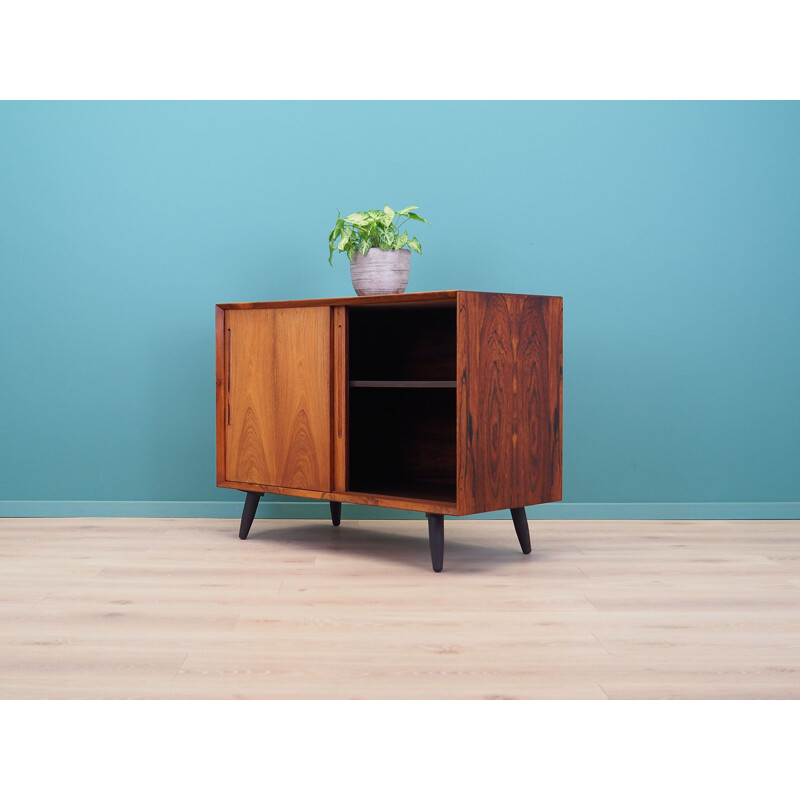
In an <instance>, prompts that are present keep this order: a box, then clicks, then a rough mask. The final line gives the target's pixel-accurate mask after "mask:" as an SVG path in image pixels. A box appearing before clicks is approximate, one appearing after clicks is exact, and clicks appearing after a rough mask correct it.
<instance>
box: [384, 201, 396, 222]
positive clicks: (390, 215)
mask: <svg viewBox="0 0 800 800" xmlns="http://www.w3.org/2000/svg"><path fill="white" fill-rule="evenodd" d="M383 218H384V219H385V220H386V224H387V225H391V224H392V222H393V221H394V211H392V209H391V208H389V206H384V207H383Z"/></svg>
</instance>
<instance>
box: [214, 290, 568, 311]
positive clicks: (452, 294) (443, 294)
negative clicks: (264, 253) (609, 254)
mask: <svg viewBox="0 0 800 800" xmlns="http://www.w3.org/2000/svg"><path fill="white" fill-rule="evenodd" d="M459 294H477V295H484V294H510V293H508V292H462V291H460V290H456V289H448V290H446V291H440V292H409V293H407V294H376V295H368V296H365V297H358V296H353V297H318V298H312V299H308V300H273V301H269V302H255V303H217V308H221V309H223V310H231V309H249V308H291V307H294V306H361V305H406V304H409V303H424V304H426V305H428V304H433V303H436V304H441V305H450V304H454V303H455V302H456V300H457V299H458V295H459ZM510 296H517V297H541V296H548V295H513V294H510ZM559 299H561V298H559Z"/></svg>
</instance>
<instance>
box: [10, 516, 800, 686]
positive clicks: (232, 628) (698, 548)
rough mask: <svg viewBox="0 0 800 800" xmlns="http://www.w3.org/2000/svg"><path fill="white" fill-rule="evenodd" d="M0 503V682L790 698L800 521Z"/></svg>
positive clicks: (798, 677) (799, 592)
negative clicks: (303, 515)
mask: <svg viewBox="0 0 800 800" xmlns="http://www.w3.org/2000/svg"><path fill="white" fill-rule="evenodd" d="M237 531H238V526H237V521H236V520H210V519H3V520H0V698H154V699H167V698H254V699H255V698H258V699H270V698H313V699H322V698H365V699H368V698H396V699H405V698H420V699H436V698H458V699H480V698H490V699H504V698H509V699H510V698H531V699H535V698H542V699H544V698H557V699H606V698H610V699H622V698H639V699H641V698H647V699H660V698H665V699H666V698H704V699H706V698H726V699H730V698H759V699H770V698H793V699H794V698H797V699H800V688H799V687H800V521H793V520H772V521H763V522H762V521H720V520H710V521H611V520H602V521H587V520H581V521H563V520H552V521H550V520H548V521H541V522H537V521H532V522H531V534H532V541H533V547H534V552H533V554H532V555H531V556H524V555H522V553H521V552H520V550H519V546H518V543H517V540H516V537H515V535H514V528H513V525H512V523H511V520H510V518H509V519H508V520H507V521H504V520H491V521H486V520H479V521H476V520H454V519H448V520H447V522H446V528H445V537H446V542H445V566H444V572H442V573H440V574H435V573H434V572H433V571H432V570H431V568H430V556H429V552H428V535H427V526H426V524H425V520H424V518H422V517H420V519H419V520H409V521H405V520H404V521H364V520H360V521H348V520H343V521H342V525H341V527H339V528H333V527H332V526H330V525H329V524H327V523H326V522H323V521H306V520H256V522H255V523H254V524H253V529H252V531H251V534H250V538H249V539H248V540H247V541H244V542H243V541H240V540H239V539H238V536H237Z"/></svg>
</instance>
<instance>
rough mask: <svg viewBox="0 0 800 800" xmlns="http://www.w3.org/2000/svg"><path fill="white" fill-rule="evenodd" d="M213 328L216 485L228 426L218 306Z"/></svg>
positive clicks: (221, 321) (222, 476)
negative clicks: (215, 397) (215, 401)
mask: <svg viewBox="0 0 800 800" xmlns="http://www.w3.org/2000/svg"><path fill="white" fill-rule="evenodd" d="M214 328H215V345H216V347H215V359H214V360H215V367H216V395H217V486H219V485H220V483H222V481H224V480H225V438H226V434H227V427H228V425H227V422H228V420H227V416H228V384H227V363H228V356H227V331H226V328H225V312H224V311H223V310H222V309H221V308H220V307H219V306H216V308H215V309H214Z"/></svg>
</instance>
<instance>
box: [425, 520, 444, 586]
mask: <svg viewBox="0 0 800 800" xmlns="http://www.w3.org/2000/svg"><path fill="white" fill-rule="evenodd" d="M425 516H426V517H427V518H428V539H430V543H431V563H432V564H433V571H434V572H441V571H442V564H443V562H444V514H426V515H425Z"/></svg>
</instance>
